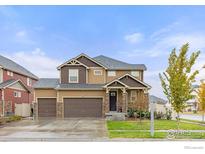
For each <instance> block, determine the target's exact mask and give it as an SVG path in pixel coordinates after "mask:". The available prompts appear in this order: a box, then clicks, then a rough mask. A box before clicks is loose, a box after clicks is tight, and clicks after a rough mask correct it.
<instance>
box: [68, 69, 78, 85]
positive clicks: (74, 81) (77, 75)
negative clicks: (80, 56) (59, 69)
mask: <svg viewBox="0 0 205 154" xmlns="http://www.w3.org/2000/svg"><path fill="white" fill-rule="evenodd" d="M70 71H77V76H76V77H77V81H71V80H70V77H75V76H71V75H70V74H71V73H70ZM68 81H69V83H79V69H68Z"/></svg>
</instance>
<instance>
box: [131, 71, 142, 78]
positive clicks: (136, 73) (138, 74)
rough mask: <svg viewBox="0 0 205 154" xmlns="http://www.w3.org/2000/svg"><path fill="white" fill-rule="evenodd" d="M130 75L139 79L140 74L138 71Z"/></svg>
mask: <svg viewBox="0 0 205 154" xmlns="http://www.w3.org/2000/svg"><path fill="white" fill-rule="evenodd" d="M131 75H132V76H134V77H137V78H140V72H139V71H131Z"/></svg>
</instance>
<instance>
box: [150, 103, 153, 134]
mask: <svg viewBox="0 0 205 154" xmlns="http://www.w3.org/2000/svg"><path fill="white" fill-rule="evenodd" d="M150 112H151V121H150V133H151V136H152V137H153V136H154V103H150Z"/></svg>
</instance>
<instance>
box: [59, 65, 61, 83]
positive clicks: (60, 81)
mask: <svg viewBox="0 0 205 154" xmlns="http://www.w3.org/2000/svg"><path fill="white" fill-rule="evenodd" d="M59 74H60V75H59V82H60V84H61V69H60V70H59Z"/></svg>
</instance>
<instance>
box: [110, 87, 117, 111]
mask: <svg viewBox="0 0 205 154" xmlns="http://www.w3.org/2000/svg"><path fill="white" fill-rule="evenodd" d="M116 104H117V92H116V91H110V111H116V110H117V105H116Z"/></svg>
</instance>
